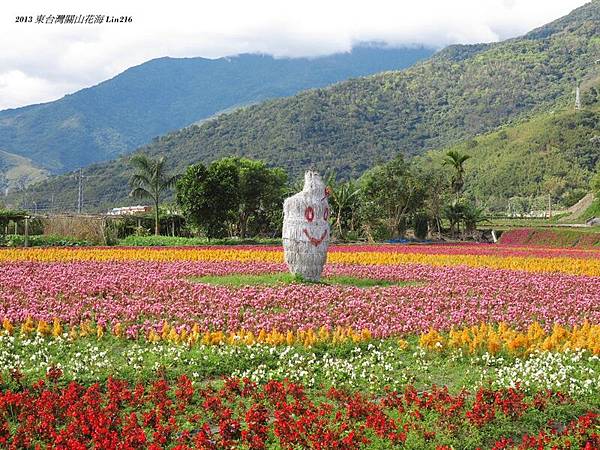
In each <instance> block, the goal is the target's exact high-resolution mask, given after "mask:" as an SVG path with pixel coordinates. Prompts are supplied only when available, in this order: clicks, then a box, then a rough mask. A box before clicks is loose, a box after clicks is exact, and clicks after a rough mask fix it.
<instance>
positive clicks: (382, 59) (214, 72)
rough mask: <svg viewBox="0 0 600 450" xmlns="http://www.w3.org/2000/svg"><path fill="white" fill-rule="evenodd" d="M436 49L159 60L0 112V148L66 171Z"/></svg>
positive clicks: (399, 65)
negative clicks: (225, 115)
mask: <svg viewBox="0 0 600 450" xmlns="http://www.w3.org/2000/svg"><path fill="white" fill-rule="evenodd" d="M432 52H433V50H431V49H425V48H379V47H376V46H369V45H365V46H359V47H356V48H355V49H354V50H353V51H352V52H349V53H340V54H335V55H330V56H324V57H319V58H310V59H309V58H293V59H291V58H279V59H276V58H273V57H272V56H267V55H255V54H248V55H240V56H234V57H228V58H219V59H215V60H211V59H205V58H160V59H155V60H152V61H149V62H146V63H144V64H141V65H139V66H136V67H132V68H130V69H128V70H126V71H125V72H123V73H121V74H120V75H117V76H116V77H114V78H112V79H110V80H108V81H105V82H103V83H100V84H99V85H97V86H94V87H91V88H88V89H83V90H81V91H78V92H76V93H74V94H72V95H67V96H65V97H63V98H62V99H60V100H57V101H54V102H50V103H45V104H40V105H31V106H27V107H24V108H18V109H11V110H5V111H0V148H1V149H3V150H6V151H8V152H11V153H15V154H17V155H21V156H25V157H27V158H29V159H31V160H32V161H33V162H34V163H35V164H37V165H39V166H41V167H44V168H46V169H48V170H50V171H52V172H53V173H61V172H65V171H68V170H72V169H75V168H79V167H81V166H85V165H88V164H90V163H93V162H97V161H104V160H108V159H112V158H115V157H117V156H119V155H122V154H125V153H127V152H130V151H132V150H134V149H135V148H136V147H139V146H140V145H143V144H146V143H148V142H149V141H150V140H151V139H152V138H153V137H155V136H158V135H161V134H164V133H166V132H169V131H173V130H177V129H180V128H181V127H184V126H187V125H190V124H192V123H194V122H197V121H199V120H201V119H205V118H207V117H210V116H212V115H213V114H215V113H218V112H220V111H223V110H226V109H232V108H235V107H237V106H241V105H246V104H252V103H257V102H260V101H262V100H265V99H269V98H276V97H282V96H288V95H292V94H295V93H297V92H298V91H300V90H303V89H307V88H311V87H320V86H326V85H329V84H331V83H335V82H337V81H340V80H345V79H348V78H351V77H357V76H363V75H368V74H372V73H376V72H381V71H384V70H391V69H402V68H405V67H408V66H410V65H412V64H414V63H415V62H416V61H418V60H421V59H423V58H426V57H428V56H430V55H431V54H432Z"/></svg>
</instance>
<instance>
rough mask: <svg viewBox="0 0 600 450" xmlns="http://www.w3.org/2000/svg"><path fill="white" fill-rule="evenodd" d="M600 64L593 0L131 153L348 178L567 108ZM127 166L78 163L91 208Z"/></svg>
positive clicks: (69, 198) (102, 202)
mask: <svg viewBox="0 0 600 450" xmlns="http://www.w3.org/2000/svg"><path fill="white" fill-rule="evenodd" d="M599 59H600V1H598V0H595V1H593V2H591V3H588V4H586V5H584V6H583V7H580V8H578V9H576V10H574V11H573V12H572V13H570V14H569V15H567V16H565V17H563V18H561V19H559V20H557V21H555V22H552V23H550V24H548V25H545V26H543V27H540V28H538V29H535V30H533V31H531V32H530V33H528V34H526V35H524V36H522V37H520V38H516V39H510V40H507V41H504V42H499V43H494V44H479V45H458V46H451V47H448V48H446V49H444V50H442V51H440V52H438V53H436V54H435V55H434V56H432V57H431V58H430V59H428V60H426V61H424V62H421V63H419V64H417V65H415V66H413V67H411V68H409V69H406V70H403V71H394V72H385V73H381V74H377V75H372V76H369V77H365V78H359V79H353V80H349V81H346V82H341V83H338V84H336V85H333V86H331V87H328V88H322V89H312V90H309V91H305V92H302V93H300V94H298V95H295V96H293V97H289V98H283V99H277V100H269V101H265V102H263V103H261V104H258V105H255V106H250V107H247V108H243V109H239V110H236V111H234V112H232V113H230V114H225V115H220V116H218V117H216V118H214V119H213V120H210V121H207V122H205V123H203V124H202V125H200V126H191V127H188V128H185V129H182V130H180V131H178V132H175V133H171V134H168V135H166V136H163V137H161V138H159V139H156V140H154V141H153V142H152V143H151V144H149V145H147V146H144V147H142V148H141V150H142V151H144V152H146V153H148V154H150V155H157V154H165V155H167V156H168V157H170V160H171V164H172V168H173V170H177V171H182V170H183V169H184V167H185V166H186V165H188V164H190V163H193V162H196V161H211V160H214V159H217V158H220V157H222V156H225V155H241V156H247V157H252V158H258V159H263V160H265V161H268V162H269V163H270V164H272V165H276V166H281V167H284V168H286V169H287V170H288V171H289V173H290V174H291V175H292V176H294V175H297V174H299V173H301V172H302V171H304V170H305V169H306V168H309V167H315V168H318V169H319V170H321V171H322V172H324V171H327V170H333V171H336V172H337V173H338V174H340V175H343V176H347V177H349V176H357V175H359V174H361V173H362V172H363V171H364V170H365V169H367V168H368V167H370V166H372V165H373V164H374V163H376V162H379V161H384V160H387V159H390V158H391V157H392V156H394V155H395V154H397V153H398V152H402V153H404V154H405V155H409V156H411V155H419V154H423V153H425V152H427V151H428V150H432V149H440V148H444V147H447V146H451V145H455V144H458V143H460V142H461V141H468V140H470V139H471V138H473V137H474V136H476V135H478V134H481V133H486V132H489V131H491V130H494V129H496V128H497V127H498V126H500V125H503V124H507V123H518V121H519V120H526V119H527V118H528V117H533V116H534V115H536V114H540V113H544V112H547V111H548V110H549V109H553V108H554V109H556V108H566V106H567V105H568V104H572V103H573V101H574V90H575V86H576V84H577V83H583V84H586V83H590V80H594V79H596V78H597V76H598V73H599V69H600V64H595V61H597V60H599ZM514 154H515V155H518V153H514ZM492 169H493V167H492ZM128 171H129V168H128V164H127V160H126V158H120V159H117V160H114V161H111V162H109V163H104V164H98V165H95V166H92V167H90V168H89V169H88V170H86V171H85V174H86V175H88V176H89V178H88V179H87V180H88V181H87V182H86V189H87V191H86V192H87V194H86V196H87V198H89V199H90V200H91V202H90V204H89V206H90V207H94V206H95V207H98V208H103V207H106V206H108V205H109V204H111V203H113V202H122V201H124V200H123V199H125V197H126V194H127V192H128V186H127V179H128ZM541 181H542V180H539V181H538V183H541ZM50 192H55V193H57V195H60V198H61V199H63V203H64V204H73V203H72V202H73V201H74V195H76V189H74V185H73V177H68V176H67V177H59V178H56V179H54V180H53V181H52V182H49V183H45V184H40V185H37V186H35V188H34V189H32V191H31V193H30V195H31V198H34V197H35V198H37V199H38V200H40V201H42V200H43V199H45V198H47V196H48V193H50Z"/></svg>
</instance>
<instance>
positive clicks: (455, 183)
mask: <svg viewBox="0 0 600 450" xmlns="http://www.w3.org/2000/svg"><path fill="white" fill-rule="evenodd" d="M470 157H471V156H470V155H463V154H462V153H460V152H457V151H455V150H450V151H449V152H448V153H446V156H445V157H444V160H443V163H442V164H443V165H444V166H451V167H452V168H454V175H452V189H453V190H454V193H455V194H456V199H457V200H458V198H459V197H460V192H461V191H462V188H463V186H464V185H465V178H464V177H465V167H464V163H465V161H466V160H467V159H469V158H470Z"/></svg>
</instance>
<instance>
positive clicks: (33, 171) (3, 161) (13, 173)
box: [0, 150, 48, 194]
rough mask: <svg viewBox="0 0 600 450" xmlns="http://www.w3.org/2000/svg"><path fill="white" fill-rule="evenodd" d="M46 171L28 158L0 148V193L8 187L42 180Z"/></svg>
mask: <svg viewBox="0 0 600 450" xmlns="http://www.w3.org/2000/svg"><path fill="white" fill-rule="evenodd" d="M47 177H48V171H47V170H44V169H42V168H40V167H38V166H37V165H36V164H34V163H33V162H32V161H31V160H30V159H28V158H25V157H23V156H19V155H15V154H14V153H9V152H5V151H3V150H0V193H1V194H3V193H4V192H5V191H6V190H7V189H9V188H10V187H16V188H18V189H23V188H24V187H25V186H27V185H29V184H32V183H35V182H38V181H41V180H44V179H46V178H47Z"/></svg>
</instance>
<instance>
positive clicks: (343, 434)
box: [0, 369, 600, 450]
mask: <svg viewBox="0 0 600 450" xmlns="http://www.w3.org/2000/svg"><path fill="white" fill-rule="evenodd" d="M60 375H61V371H60V369H53V370H51V371H50V372H49V373H48V375H47V377H46V379H45V380H40V381H38V382H36V383H35V384H33V385H32V386H31V387H30V388H26V389H21V390H12V389H4V390H3V391H2V392H0V445H2V446H3V447H5V448H12V449H17V448H33V447H38V446H39V447H42V446H46V445H49V446H50V447H52V448H81V449H85V448H90V447H93V448H96V449H113V448H124V449H135V448H150V449H153V450H158V449H162V448H176V449H178V450H183V449H191V448H198V449H230V448H231V449H232V448H251V449H262V448H269V447H274V448H285V449H293V448H315V449H333V448H338V449H355V448H362V447H365V446H368V445H373V446H374V447H377V448H381V447H389V446H400V445H406V446H408V447H410V448H416V447H419V448H436V449H439V450H442V449H444V450H445V449H451V448H456V446H459V447H461V448H462V447H468V448H493V449H498V450H499V449H507V448H520V449H530V448H531V449H538V448H544V446H547V447H548V448H584V449H594V448H598V446H599V445H600V435H599V434H598V427H599V425H600V416H599V415H598V414H596V413H593V412H587V413H586V412H583V411H578V410H577V409H576V408H573V407H572V405H573V403H572V401H571V400H570V399H569V397H568V396H566V395H564V394H560V393H555V392H550V391H544V392H539V393H537V394H536V395H534V396H529V395H527V393H525V392H523V391H522V390H521V389H520V388H518V387H516V388H505V389H490V388H480V389H478V390H477V391H476V392H474V393H472V394H469V393H468V392H466V391H464V390H463V391H460V392H458V393H456V394H451V393H449V392H448V390H447V389H445V388H437V387H435V386H434V387H432V388H431V389H428V390H426V391H418V390H417V389H415V388H414V387H412V386H407V387H406V388H404V389H403V390H401V391H387V392H384V393H382V395H379V396H372V395H368V394H361V393H359V392H355V391H347V390H343V389H335V388H330V389H329V390H327V392H326V393H325V394H324V395H323V396H320V397H319V398H311V397H310V396H308V395H307V394H306V392H305V389H304V388H303V386H302V385H299V384H296V383H291V382H287V381H284V382H280V381H269V382H267V383H266V384H263V385H258V384H256V383H254V382H252V381H250V380H248V379H242V380H240V379H236V378H229V379H226V380H224V382H222V383H211V384H208V385H203V386H195V385H194V383H193V382H192V381H191V380H190V379H189V378H188V377H186V376H185V375H183V376H181V377H179V379H178V380H177V382H176V383H172V384H170V383H169V382H168V381H166V380H165V379H161V378H159V379H157V380H156V381H154V382H153V383H152V384H150V385H142V384H138V385H135V386H132V385H130V384H129V383H128V382H126V381H123V380H118V379H112V378H111V379H108V380H107V382H106V384H103V385H100V384H94V385H92V386H89V387H85V386H83V385H80V384H77V383H73V382H72V383H69V384H68V385H66V386H64V385H63V384H61V383H60ZM17 378H18V376H17ZM34 412H35V413H34ZM507 432H508V434H506V433H507Z"/></svg>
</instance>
